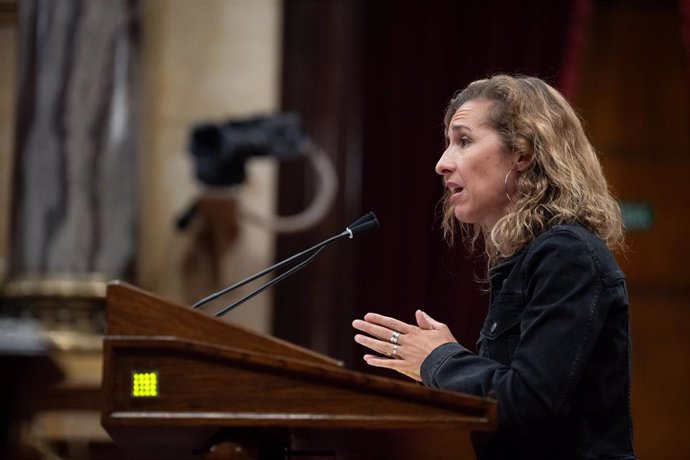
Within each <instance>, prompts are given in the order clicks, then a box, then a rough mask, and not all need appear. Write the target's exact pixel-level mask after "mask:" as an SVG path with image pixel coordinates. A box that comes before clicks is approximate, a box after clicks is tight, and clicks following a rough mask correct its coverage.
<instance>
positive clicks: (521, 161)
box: [513, 152, 532, 172]
mask: <svg viewBox="0 0 690 460" xmlns="http://www.w3.org/2000/svg"><path fill="white" fill-rule="evenodd" d="M531 162H532V160H531V159H530V158H529V157H527V155H525V154H524V153H520V152H515V154H514V157H513V164H514V166H515V169H516V170H517V171H518V172H523V171H524V170H525V169H527V168H528V167H529V165H530V163H531Z"/></svg>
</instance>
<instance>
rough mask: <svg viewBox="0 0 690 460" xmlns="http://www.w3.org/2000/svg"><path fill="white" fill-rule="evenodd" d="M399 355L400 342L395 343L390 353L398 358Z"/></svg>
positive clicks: (392, 356)
mask: <svg viewBox="0 0 690 460" xmlns="http://www.w3.org/2000/svg"><path fill="white" fill-rule="evenodd" d="M397 356H398V344H394V345H393V351H392V352H391V353H390V357H391V358H396V357H397Z"/></svg>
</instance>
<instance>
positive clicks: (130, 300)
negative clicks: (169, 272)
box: [106, 282, 341, 365]
mask: <svg viewBox="0 0 690 460" xmlns="http://www.w3.org/2000/svg"><path fill="white" fill-rule="evenodd" d="M107 302H108V309H107V320H108V322H107V329H106V334H107V335H111V336H112V335H127V336H136V335H139V336H150V335H157V336H165V335H167V336H177V337H186V338H188V339H196V340H200V341H204V342H207V343H212V344H218V345H224V346H235V347H238V348H244V349H247V350H254V351H257V350H262V351H263V352H265V353H276V354H279V355H281V356H288V357H293V358H298V359H304V360H313V361H317V362H320V363H324V364H330V365H341V363H340V362H339V361H336V360H334V359H331V358H329V357H328V356H324V355H321V354H319V353H315V352H313V351H311V350H308V349H306V348H302V347H298V346H296V345H293V344H291V343H288V342H285V341H282V340H280V339H276V338H273V337H269V336H265V335H261V334H258V333H255V332H252V331H250V330H248V329H245V328H243V327H241V326H238V325H233V324H229V323H228V322H226V321H222V320H220V319H217V318H212V317H210V316H208V315H207V314H205V313H202V312H200V311H198V310H192V309H191V308H190V307H185V306H182V305H176V304H173V303H170V302H168V301H166V300H164V299H162V298H160V297H157V296H155V295H153V294H150V293H148V292H146V291H143V290H141V289H137V288H135V287H133V286H130V285H127V284H124V283H117V282H116V283H111V284H109V285H108V290H107Z"/></svg>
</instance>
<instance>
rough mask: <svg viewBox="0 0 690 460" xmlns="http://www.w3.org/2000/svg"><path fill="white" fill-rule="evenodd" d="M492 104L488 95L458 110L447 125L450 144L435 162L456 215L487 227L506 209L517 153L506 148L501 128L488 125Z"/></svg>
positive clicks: (468, 102) (460, 218) (461, 219)
mask: <svg viewBox="0 0 690 460" xmlns="http://www.w3.org/2000/svg"><path fill="white" fill-rule="evenodd" d="M492 106H493V102H492V101H489V100H486V99H478V100H471V101H467V102H465V103H464V104H463V105H462V106H461V107H460V108H459V109H458V110H457V111H456V112H455V114H454V115H453V117H452V119H451V121H450V123H449V125H448V133H447V136H448V148H446V151H445V152H443V155H442V156H441V159H440V160H439V161H438V163H437V164H436V172H437V173H438V174H440V175H442V176H443V181H444V183H445V185H446V188H447V189H448V191H449V193H450V199H449V203H450V206H451V207H453V213H454V214H455V218H456V219H458V220H459V221H460V222H464V223H468V224H478V225H482V226H486V227H487V228H492V227H493V226H494V225H495V224H496V222H497V221H498V219H500V218H501V217H502V216H503V215H504V214H505V212H506V207H507V205H508V204H509V200H508V197H507V196H506V186H505V182H504V181H505V178H506V175H507V174H508V172H509V171H510V170H512V169H514V168H515V164H514V159H516V158H517V156H518V155H517V154H516V153H509V152H506V150H505V147H504V145H503V143H502V141H501V138H500V136H499V134H498V132H496V131H495V130H494V129H493V128H491V127H490V126H489V123H488V115H489V113H490V110H491V108H492ZM513 174H515V173H513Z"/></svg>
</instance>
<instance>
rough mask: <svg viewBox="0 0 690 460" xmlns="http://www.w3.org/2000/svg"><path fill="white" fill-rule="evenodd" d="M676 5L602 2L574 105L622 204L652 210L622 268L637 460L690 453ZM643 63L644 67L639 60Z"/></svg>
mask: <svg viewBox="0 0 690 460" xmlns="http://www.w3.org/2000/svg"><path fill="white" fill-rule="evenodd" d="M680 24H681V21H680V18H679V15H678V11H677V5H676V2H667V1H663V2H657V1H638V2H624V1H606V2H604V1H601V2H597V3H596V8H595V10H594V14H593V20H592V25H591V30H590V36H589V40H588V41H589V46H588V51H587V53H586V59H585V61H584V62H585V67H584V69H583V75H582V86H581V88H580V90H579V92H578V95H577V105H578V106H579V108H580V111H581V113H582V115H583V117H584V118H585V120H586V127H587V129H588V131H589V132H590V134H591V138H592V142H593V144H594V145H595V147H596V148H597V150H598V151H599V152H601V154H602V157H603V159H604V170H605V173H606V175H607V177H608V178H609V181H610V183H611V185H612V186H613V189H614V191H615V193H616V194H617V196H618V197H619V198H620V199H621V200H623V201H630V202H639V203H645V204H648V205H650V206H651V208H652V211H653V222H652V225H651V227H650V228H649V229H647V230H641V231H630V232H628V234H627V238H628V245H629V249H628V250H627V252H626V253H625V254H619V257H618V261H619V263H620V264H621V267H622V268H623V270H624V271H625V273H626V276H627V278H628V285H629V289H630V311H631V313H630V317H631V323H630V327H631V336H632V360H633V365H632V374H633V381H632V412H633V428H634V439H635V449H636V453H637V454H638V455H639V457H640V458H650V459H652V458H653V459H667V460H682V459H685V458H687V456H688V452H690V440H689V438H688V436H687V433H688V430H689V429H690V413H689V412H688V408H689V407H690V398H689V396H688V395H689V393H688V387H689V386H690V355H688V350H690V339H689V338H688V337H689V336H688V330H690V278H688V274H687V273H688V270H687V263H688V258H689V257H690V239H689V238H688V236H687V228H688V225H690V199H689V198H688V196H690V194H689V193H688V178H689V177H690V85H689V84H688V73H687V68H688V67H687V66H688V63H687V61H686V55H685V52H684V50H683V43H682V41H681V29H680ZM642 56H644V59H641V57H642Z"/></svg>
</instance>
